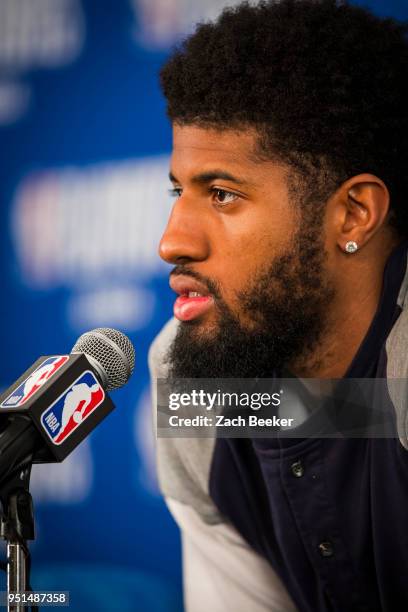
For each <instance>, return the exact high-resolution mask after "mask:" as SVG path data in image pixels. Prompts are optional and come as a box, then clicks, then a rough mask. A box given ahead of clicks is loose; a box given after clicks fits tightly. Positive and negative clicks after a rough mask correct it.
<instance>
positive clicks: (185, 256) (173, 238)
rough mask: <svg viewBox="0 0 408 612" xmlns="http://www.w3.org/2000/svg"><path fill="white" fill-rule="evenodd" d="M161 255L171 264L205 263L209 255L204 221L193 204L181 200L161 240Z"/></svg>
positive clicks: (174, 209)
mask: <svg viewBox="0 0 408 612" xmlns="http://www.w3.org/2000/svg"><path fill="white" fill-rule="evenodd" d="M159 255H160V257H161V258H162V259H164V261H167V262H168V263H171V264H183V263H188V262H191V261H203V260H205V259H206V258H207V257H208V255H209V242H208V239H207V236H206V233H205V229H204V219H203V218H202V216H201V215H200V214H199V211H198V210H197V207H195V209H194V206H193V203H191V202H187V201H184V200H183V198H179V199H178V200H177V202H176V203H175V205H174V207H173V210H172V212H171V215H170V219H169V221H168V224H167V227H166V229H165V231H164V234H163V236H162V238H161V240H160V245H159Z"/></svg>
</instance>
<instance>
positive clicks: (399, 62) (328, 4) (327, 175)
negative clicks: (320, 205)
mask: <svg viewBox="0 0 408 612" xmlns="http://www.w3.org/2000/svg"><path fill="white" fill-rule="evenodd" d="M407 31H408V25H407V23H403V22H398V21H396V20H394V19H383V18H379V17H376V16H374V15H373V14H371V13H370V12H369V11H368V10H366V9H363V8H360V7H357V6H353V5H351V4H349V3H347V2H341V3H339V2H336V1H335V0H280V1H265V2H260V3H259V4H257V5H255V6H254V5H250V4H249V3H247V2H245V3H243V4H240V5H239V6H237V7H235V8H228V9H225V10H224V11H223V12H222V13H221V15H220V17H219V18H218V19H217V21H216V22H214V23H202V24H199V25H198V27H197V29H196V31H195V33H194V34H193V35H192V36H190V37H189V38H187V39H186V40H185V41H184V42H183V43H182V44H181V45H180V46H179V47H178V48H177V49H176V50H175V51H174V53H173V54H172V56H171V57H170V58H169V59H168V61H167V62H166V64H165V65H164V67H163V68H162V71H161V85H162V89H163V92H164V95H165V97H166V99H167V111H168V115H169V117H170V119H171V121H172V122H173V123H176V124H181V125H186V124H198V125H204V126H207V127H216V128H218V129H226V128H227V129H228V128H237V127H238V128H240V127H252V128H256V130H257V131H258V133H259V135H260V139H259V143H260V145H261V146H260V150H261V151H262V152H263V155H264V156H265V157H266V158H271V159H272V158H278V159H279V160H281V161H283V162H284V163H287V164H289V165H290V166H291V167H293V168H294V169H295V170H297V171H298V172H297V174H298V176H302V178H303V179H305V180H306V185H307V184H308V185H309V189H316V185H320V186H323V187H324V192H325V194H324V197H325V201H326V199H327V197H329V195H330V193H332V192H333V191H334V190H335V189H336V188H337V187H338V186H339V185H340V184H341V183H342V182H344V181H345V180H347V179H348V178H350V177H352V176H355V175H356V174H360V173H363V172H369V173H372V174H375V175H376V176H378V177H379V178H381V179H382V180H383V181H384V182H385V183H386V184H387V187H388V189H389V191H390V194H391V210H392V215H391V218H392V224H393V225H394V226H395V227H396V228H397V229H398V231H399V234H400V235H401V236H408V201H407V200H408V177H407V170H406V164H407V159H408V156H407V152H408V87H407V83H408V42H407ZM321 191H322V190H321V189H320V195H322V193H321Z"/></svg>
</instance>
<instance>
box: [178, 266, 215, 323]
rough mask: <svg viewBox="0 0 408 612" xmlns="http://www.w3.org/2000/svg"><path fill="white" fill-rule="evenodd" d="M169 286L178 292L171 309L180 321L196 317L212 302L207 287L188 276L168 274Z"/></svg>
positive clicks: (208, 307) (212, 299)
mask: <svg viewBox="0 0 408 612" xmlns="http://www.w3.org/2000/svg"><path fill="white" fill-rule="evenodd" d="M170 287H171V288H172V289H173V291H175V292H176V293H178V294H179V297H178V298H177V299H176V301H175V302H174V308H173V311H174V316H175V317H176V318H177V319H179V320H180V321H191V320H192V319H196V318H197V317H199V316H201V315H203V314H204V313H205V312H207V311H208V310H209V309H210V308H211V306H212V305H213V304H214V298H213V296H212V295H211V294H210V293H209V292H208V289H207V287H205V285H203V284H202V283H200V282H199V281H197V280H196V279H195V278H191V277H190V276H183V275H178V276H170Z"/></svg>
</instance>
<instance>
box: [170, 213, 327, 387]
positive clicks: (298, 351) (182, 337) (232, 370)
mask: <svg viewBox="0 0 408 612" xmlns="http://www.w3.org/2000/svg"><path fill="white" fill-rule="evenodd" d="M316 221H317V219H316V218H315V219H311V218H310V217H309V219H308V222H306V220H305V219H303V220H302V222H301V224H300V228H302V227H303V229H299V230H298V232H297V234H296V235H295V238H294V240H293V242H292V244H291V247H290V249H288V250H287V252H285V253H284V254H283V255H281V256H279V257H277V258H275V259H274V260H272V261H271V262H268V264H267V265H265V266H264V267H263V269H262V270H261V271H260V272H259V273H258V274H257V275H256V277H255V278H253V279H252V280H251V283H249V284H248V286H247V287H246V288H245V290H244V291H241V292H240V293H239V294H238V295H237V297H238V299H239V303H240V305H241V311H242V314H243V315H245V319H246V320H249V321H251V324H249V325H244V324H243V323H242V322H241V320H242V317H241V318H240V317H238V316H236V315H235V314H234V313H233V311H232V310H231V309H230V308H229V306H228V305H227V304H226V303H225V301H224V300H223V299H222V297H221V294H220V290H219V287H218V285H217V284H216V283H214V282H213V281H211V280H210V279H206V278H204V277H202V276H201V275H199V274H198V273H196V272H195V271H192V270H189V267H188V265H186V266H177V267H176V268H175V270H174V271H173V274H185V275H187V276H192V277H194V278H197V279H199V280H200V281H201V282H203V283H205V285H206V286H207V287H208V289H209V291H210V292H211V293H212V295H213V297H214V303H215V307H216V309H217V313H218V317H217V326H216V327H215V328H214V329H213V330H212V331H211V333H210V332H206V333H204V332H203V331H201V330H200V323H199V321H195V320H193V321H188V322H183V323H181V325H180V326H179V329H178V331H177V334H176V337H175V339H174V341H173V343H172V345H171V347H170V350H169V352H168V355H167V361H168V364H169V377H170V378H171V379H179V378H271V377H272V376H273V375H276V374H277V373H281V372H282V370H283V369H284V368H288V369H290V368H291V366H293V365H294V364H295V363H296V364H298V363H302V360H305V359H306V358H307V356H310V355H312V354H313V351H314V350H315V349H316V348H317V346H318V344H319V340H320V338H321V335H322V333H323V331H324V330H325V328H326V325H327V313H328V311H329V308H328V307H329V305H330V304H331V303H332V301H333V299H334V295H335V291H334V287H333V286H332V284H331V283H330V282H329V281H328V280H327V279H326V274H325V261H326V252H325V249H324V243H323V239H322V231H321V230H322V228H321V220H320V219H319V221H320V222H317V223H316ZM304 228H309V229H304Z"/></svg>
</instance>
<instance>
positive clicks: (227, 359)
mask: <svg viewBox="0 0 408 612" xmlns="http://www.w3.org/2000/svg"><path fill="white" fill-rule="evenodd" d="M161 76H162V87H163V90H164V94H165V96H166V98H167V103H168V114H169V117H170V119H171V121H172V124H173V131H174V146H173V154H172V159H171V173H170V178H171V180H172V182H173V187H174V194H175V196H176V200H175V203H174V207H173V210H172V212H171V215H170V219H169V223H168V226H167V229H166V231H165V233H164V235H163V237H162V240H161V244H160V255H161V257H162V258H163V259H164V260H165V261H167V262H169V263H171V264H173V266H174V268H173V270H172V272H171V275H170V284H171V286H172V288H173V289H174V290H175V291H176V293H178V294H179V297H178V298H177V300H176V302H175V307H174V314H175V319H173V320H172V321H171V322H169V324H168V325H167V326H166V327H165V328H164V330H163V331H162V332H161V334H160V335H159V337H158V338H157V339H156V341H155V342H154V344H153V346H152V349H151V352H150V367H151V374H152V378H153V379H156V378H160V377H165V376H167V375H170V376H171V377H172V378H177V377H183V378H186V377H191V378H194V377H205V378H213V377H217V378H250V377H264V378H271V377H274V376H277V375H278V374H279V373H280V374H281V375H282V373H285V372H288V373H290V375H291V376H295V377H298V378H302V379H306V378H315V379H328V378H330V379H353V378H382V377H387V378H388V379H391V377H399V378H405V377H406V376H407V370H408V366H407V358H406V355H407V354H408V352H407V349H408V318H407V317H408V314H407V313H408V310H406V309H405V301H406V291H407V284H408V275H407V243H406V242H405V238H406V236H407V233H408V215H407V212H408V207H407V202H406V201H407V196H408V174H407V172H406V160H407V148H408V115H407V108H408V93H407V92H408V88H407V87H406V82H407V76H408V44H407V41H406V28H405V26H402V25H401V24H398V23H396V22H395V21H392V20H381V19H379V18H376V17H374V16H373V15H371V14H370V13H369V12H367V11H366V10H363V9H360V8H357V7H353V6H351V5H349V4H347V3H336V2H335V1H332V0H321V1H319V0H297V1H295V0H282V1H281V2H266V3H261V4H259V5H257V6H249V5H247V4H242V5H240V6H239V7H238V8H235V9H230V10H226V11H224V13H223V14H222V15H221V16H220V18H219V19H218V21H217V22H216V23H207V24H202V25H200V26H199V27H198V28H197V30H196V32H195V33H194V34H193V35H192V36H191V37H190V38H189V39H187V40H186V42H185V43H184V44H183V45H182V46H181V48H180V49H178V50H177V51H176V52H175V53H174V55H173V56H172V57H171V58H170V60H169V61H168V62H167V64H166V65H165V67H164V68H163V71H162V75H161ZM389 387H390V389H389V394H390V395H391V398H392V403H391V404H390V405H391V406H392V409H393V411H394V412H393V414H394V415H395V436H393V437H388V438H370V437H365V438H361V439H349V438H347V436H342V435H341V436H340V437H337V438H323V439H319V438H316V437H315V436H314V437H307V435H305V436H304V437H301V436H300V437H299V435H297V436H296V437H293V438H291V437H282V438H279V437H278V438H276V437H275V438H270V439H257V438H254V439H239V438H238V439H234V438H233V439H222V438H217V439H216V440H215V441H214V440H213V439H208V438H207V439H206V438H203V439H178V438H166V439H160V438H159V439H158V468H159V477H160V483H161V487H162V491H163V494H164V495H165V496H166V499H167V502H168V504H169V507H170V509H171V510H172V512H173V514H174V516H175V518H176V520H177V521H178V523H179V525H180V527H181V530H182V537H183V556H184V579H185V600H186V609H187V610H189V611H192V612H200V611H201V610H212V611H229V610H231V611H232V610H234V611H238V612H241V611H242V612H256V611H261V610H262V611H266V610H270V611H273V612H283V611H289V610H295V609H297V610H301V611H302V612H323V611H324V612H328V611H338V612H346V611H347V612H348V611H357V610H359V611H360V610H361V611H363V610H365V611H370V612H372V611H379V610H383V611H384V610H387V611H389V612H391V611H392V612H397V611H403V610H405V609H408V607H407V606H408V586H407V577H406V571H407V568H408V530H407V516H408V513H407V502H408V450H407V449H408V437H407V428H406V405H405V404H406V402H405V399H406V398H405V395H404V393H402V394H401V393H400V395H399V394H398V391H395V389H394V388H392V385H390V384H389ZM390 402H391V399H390ZM310 418H313V415H312V416H308V415H306V417H305V423H306V424H307V422H308V421H309V419H310ZM301 431H302V430H301Z"/></svg>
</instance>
